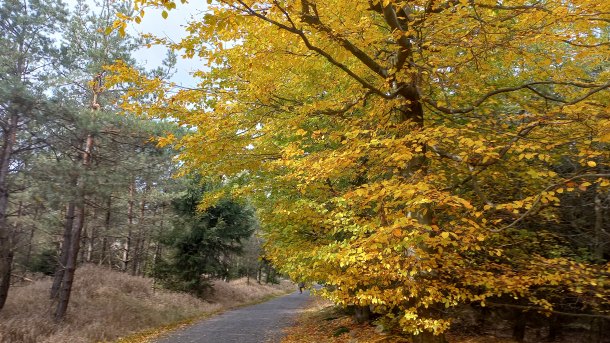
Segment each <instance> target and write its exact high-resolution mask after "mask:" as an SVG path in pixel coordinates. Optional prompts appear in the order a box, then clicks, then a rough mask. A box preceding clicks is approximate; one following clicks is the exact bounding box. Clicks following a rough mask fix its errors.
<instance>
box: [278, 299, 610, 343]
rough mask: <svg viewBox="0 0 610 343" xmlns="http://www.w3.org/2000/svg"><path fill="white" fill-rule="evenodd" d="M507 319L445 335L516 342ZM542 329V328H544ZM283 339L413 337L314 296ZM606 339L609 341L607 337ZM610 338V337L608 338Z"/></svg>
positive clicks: (537, 334)
mask: <svg viewBox="0 0 610 343" xmlns="http://www.w3.org/2000/svg"><path fill="white" fill-rule="evenodd" d="M505 324H506V323H496V325H495V327H493V328H492V327H491V326H490V328H489V329H487V330H485V333H476V332H474V331H473V327H466V326H460V325H456V327H454V328H452V330H450V331H449V332H448V333H447V335H446V337H447V341H448V342H449V343H516V341H515V340H513V339H512V338H511V331H510V328H509V327H507V326H506V325H505ZM541 331H542V332H541ZM284 333H285V336H284V338H283V339H282V341H281V343H311V342H316V343H410V342H412V341H411V340H410V339H408V338H406V337H404V336H401V335H400V334H399V333H397V334H393V333H388V332H384V331H383V330H381V327H380V326H377V325H374V322H373V324H371V323H364V324H357V323H355V321H354V320H353V319H352V317H351V316H350V315H348V314H346V313H345V311H342V310H339V309H338V308H336V307H335V306H334V305H333V304H332V303H330V302H329V301H327V300H324V299H321V298H316V297H312V301H311V303H310V304H309V306H308V308H306V309H304V310H303V311H302V312H301V315H300V316H298V317H297V318H296V320H295V324H294V326H292V327H289V328H287V329H286V330H285V332H284ZM587 337H588V336H587V335H583V334H582V332H579V331H578V330H566V332H565V333H564V336H563V337H562V338H561V339H558V340H557V341H554V342H558V343H559V342H561V343H578V342H588V341H589V340H588V338H587ZM525 342H526V343H540V342H546V339H545V337H544V330H540V329H535V328H532V329H530V330H529V331H528V333H527V335H526V339H525ZM604 342H606V341H605V340H604ZM608 342H610V340H608Z"/></svg>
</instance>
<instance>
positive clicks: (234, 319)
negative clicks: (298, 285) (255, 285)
mask: <svg viewBox="0 0 610 343" xmlns="http://www.w3.org/2000/svg"><path fill="white" fill-rule="evenodd" d="M309 299H310V298H309V292H303V294H299V292H295V293H292V294H289V295H286V296H283V297H279V298H275V299H273V300H270V301H267V302H264V303H261V304H257V305H252V306H248V307H242V308H239V309H236V310H232V311H227V312H225V313H223V314H220V315H218V316H214V317H212V318H209V319H205V320H203V321H201V322H199V323H196V324H193V325H191V326H189V327H187V328H184V329H181V330H178V331H174V332H172V333H170V334H169V335H167V336H164V337H163V338H160V339H158V340H157V341H155V342H156V343H267V342H279V341H280V340H281V338H282V336H283V333H282V331H283V329H284V328H286V327H287V326H289V325H290V324H292V321H293V320H294V318H295V316H296V315H297V314H298V312H299V311H300V310H301V309H303V308H304V307H305V305H306V303H307V301H308V300H309Z"/></svg>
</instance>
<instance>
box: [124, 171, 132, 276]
mask: <svg viewBox="0 0 610 343" xmlns="http://www.w3.org/2000/svg"><path fill="white" fill-rule="evenodd" d="M134 183H135V181H133V180H132V182H131V183H130V184H129V204H128V207H127V237H126V238H125V244H124V246H123V260H122V263H123V266H122V268H121V269H122V270H123V271H124V272H127V268H128V267H129V263H130V259H131V258H132V257H131V255H130V250H131V241H132V239H133V232H132V228H133V196H134V188H135V185H134Z"/></svg>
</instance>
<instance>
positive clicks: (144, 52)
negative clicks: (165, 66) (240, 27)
mask: <svg viewBox="0 0 610 343" xmlns="http://www.w3.org/2000/svg"><path fill="white" fill-rule="evenodd" d="M65 1H66V3H67V4H68V6H74V5H75V4H76V3H78V2H80V1H86V2H87V3H88V4H89V5H90V7H91V8H93V9H94V8H95V4H94V3H93V1H90V0H65ZM119 1H120V0H119ZM205 8H206V1H205V0H191V1H189V2H188V3H186V4H181V3H180V1H177V8H176V9H174V10H171V11H170V12H169V17H168V18H167V19H163V17H161V11H160V10H153V9H146V10H145V11H146V14H145V16H144V19H143V20H142V22H141V23H140V24H136V23H132V24H131V25H130V27H129V28H128V32H129V33H130V34H133V35H136V34H138V33H152V34H154V35H157V36H161V37H169V38H170V39H172V40H174V41H178V40H180V39H181V38H182V37H183V36H184V28H183V26H184V25H185V24H186V23H187V21H189V19H191V18H193V17H194V18H200V17H201V16H203V11H204V10H205ZM165 54H166V52H165V49H163V48H160V47H152V48H150V49H147V48H143V49H141V50H139V51H137V52H136V53H135V54H134V57H135V58H136V59H137V60H138V61H139V62H140V63H141V64H143V65H145V66H146V67H148V68H150V69H152V68H155V67H157V66H160V65H161V61H162V60H163V58H164V57H165ZM202 65H203V62H202V61H198V60H195V59H194V60H183V59H181V58H180V56H178V62H177V65H176V69H177V70H176V74H175V75H174V77H173V81H174V82H176V83H178V84H181V85H183V86H195V81H194V80H193V79H192V78H191V77H190V76H189V73H190V72H192V71H195V70H197V69H199V68H200V67H201V66H202Z"/></svg>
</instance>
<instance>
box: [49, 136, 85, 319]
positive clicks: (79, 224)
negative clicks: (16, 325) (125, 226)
mask: <svg viewBox="0 0 610 343" xmlns="http://www.w3.org/2000/svg"><path fill="white" fill-rule="evenodd" d="M92 150H93V135H92V134H88V135H87V140H86V143H85V149H84V151H83V157H82V158H83V167H84V170H85V171H86V170H87V169H88V168H89V165H90V162H91V151H92ZM85 189H86V179H85V178H84V177H81V178H80V180H79V182H78V205H77V206H76V207H75V222H74V228H73V229H72V235H71V237H70V244H68V245H65V244H64V245H65V249H66V251H67V252H68V253H67V255H68V256H67V260H66V268H65V270H64V273H63V278H62V280H61V287H60V288H59V294H58V304H57V308H56V310H55V315H54V319H55V321H61V320H62V319H63V318H64V317H65V315H66V310H67V309H68V303H69V302H70V294H71V293H72V283H73V282H74V274H75V271H76V262H77V258H78V250H79V248H80V236H81V232H82V230H83V226H84V224H85Z"/></svg>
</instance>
